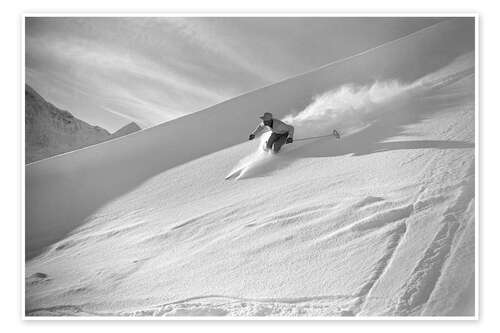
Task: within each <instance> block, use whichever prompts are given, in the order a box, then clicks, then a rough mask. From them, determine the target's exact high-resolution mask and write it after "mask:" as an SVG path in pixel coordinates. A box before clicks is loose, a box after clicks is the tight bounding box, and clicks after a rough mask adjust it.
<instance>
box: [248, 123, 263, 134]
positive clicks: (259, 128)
mask: <svg viewBox="0 0 500 333" xmlns="http://www.w3.org/2000/svg"><path fill="white" fill-rule="evenodd" d="M264 127H266V126H265V125H264V123H260V124H259V125H258V126H257V127H256V128H255V129H254V130H253V132H252V133H250V135H252V136H254V137H255V136H257V135H259V133H260V132H261V131H262V130H263V129H264Z"/></svg>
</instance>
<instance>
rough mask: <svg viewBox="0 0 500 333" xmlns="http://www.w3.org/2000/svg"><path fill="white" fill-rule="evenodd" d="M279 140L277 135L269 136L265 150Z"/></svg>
mask: <svg viewBox="0 0 500 333" xmlns="http://www.w3.org/2000/svg"><path fill="white" fill-rule="evenodd" d="M278 138H279V134H276V133H272V134H271V136H269V139H267V142H266V148H267V150H269V149H271V147H272V146H273V144H274V142H275V141H276V140H277V139H278Z"/></svg>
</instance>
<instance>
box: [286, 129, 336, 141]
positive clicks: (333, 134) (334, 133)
mask: <svg viewBox="0 0 500 333" xmlns="http://www.w3.org/2000/svg"><path fill="white" fill-rule="evenodd" d="M328 136H334V137H336V138H337V139H340V134H339V132H337V131H336V130H333V132H332V133H331V134H326V135H320V136H311V137H308V138H301V139H294V140H293V142H295V141H305V140H312V139H318V138H325V137H328Z"/></svg>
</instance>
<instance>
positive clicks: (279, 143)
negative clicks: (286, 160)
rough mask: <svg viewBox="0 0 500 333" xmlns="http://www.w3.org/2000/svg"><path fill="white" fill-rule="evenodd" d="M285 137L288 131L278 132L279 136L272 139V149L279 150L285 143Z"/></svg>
mask: <svg viewBox="0 0 500 333" xmlns="http://www.w3.org/2000/svg"><path fill="white" fill-rule="evenodd" d="M286 138H288V133H285V134H280V135H279V138H278V139H277V140H276V141H274V146H273V151H274V152H275V153H277V152H279V151H280V149H281V147H282V146H283V145H284V144H285V142H286Z"/></svg>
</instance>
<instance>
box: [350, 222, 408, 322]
mask: <svg viewBox="0 0 500 333" xmlns="http://www.w3.org/2000/svg"><path fill="white" fill-rule="evenodd" d="M406 230H407V225H406V219H405V221H404V222H402V223H400V224H399V225H398V226H397V227H396V228H395V229H394V231H393V233H394V234H393V235H392V236H391V238H390V240H389V244H388V246H387V252H386V254H385V255H384V256H383V257H382V258H380V259H379V260H378V261H377V264H376V265H375V270H374V271H373V272H372V274H371V276H370V277H369V279H368V281H367V282H366V283H365V284H364V285H363V286H362V287H361V289H360V290H359V292H358V295H359V298H358V300H357V301H356V303H355V304H354V306H353V307H352V309H351V312H352V315H353V316H357V315H358V314H359V313H360V312H361V311H362V310H363V307H364V305H365V302H366V299H368V298H369V297H370V295H371V292H372V290H373V287H374V286H375V284H376V283H377V282H378V281H379V280H380V279H381V277H382V276H383V275H384V273H385V272H386V271H387V269H388V268H389V267H390V265H391V262H392V258H394V254H395V253H396V251H397V249H398V247H399V245H400V244H401V242H402V239H403V237H404V235H405V234H406Z"/></svg>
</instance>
